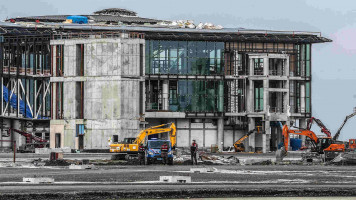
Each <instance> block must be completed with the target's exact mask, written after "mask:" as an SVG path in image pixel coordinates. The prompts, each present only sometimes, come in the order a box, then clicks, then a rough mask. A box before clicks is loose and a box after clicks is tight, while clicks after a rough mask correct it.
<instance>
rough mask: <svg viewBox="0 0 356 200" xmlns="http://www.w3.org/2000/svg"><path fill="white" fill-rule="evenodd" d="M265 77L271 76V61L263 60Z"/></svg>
mask: <svg viewBox="0 0 356 200" xmlns="http://www.w3.org/2000/svg"><path fill="white" fill-rule="evenodd" d="M263 75H265V76H266V75H269V59H268V58H263Z"/></svg>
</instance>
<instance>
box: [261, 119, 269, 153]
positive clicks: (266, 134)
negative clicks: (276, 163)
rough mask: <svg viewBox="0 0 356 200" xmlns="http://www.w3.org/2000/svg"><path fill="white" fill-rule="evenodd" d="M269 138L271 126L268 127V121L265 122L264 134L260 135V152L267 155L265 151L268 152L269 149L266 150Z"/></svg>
mask: <svg viewBox="0 0 356 200" xmlns="http://www.w3.org/2000/svg"><path fill="white" fill-rule="evenodd" d="M270 136H271V126H270V121H265V130H264V133H262V152H263V153H267V151H269V150H270V148H267V146H268V145H267V142H269V141H267V139H270Z"/></svg>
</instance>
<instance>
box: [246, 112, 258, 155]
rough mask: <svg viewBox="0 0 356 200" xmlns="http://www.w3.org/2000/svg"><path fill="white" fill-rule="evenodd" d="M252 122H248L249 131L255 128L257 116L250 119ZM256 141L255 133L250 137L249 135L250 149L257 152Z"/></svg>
mask: <svg viewBox="0 0 356 200" xmlns="http://www.w3.org/2000/svg"><path fill="white" fill-rule="evenodd" d="M249 121H250V123H249V124H248V131H250V130H253V129H255V127H256V126H255V118H252V117H251V118H250V119H249ZM255 148H256V142H255V133H252V134H251V135H250V137H248V148H246V149H248V151H252V152H255Z"/></svg>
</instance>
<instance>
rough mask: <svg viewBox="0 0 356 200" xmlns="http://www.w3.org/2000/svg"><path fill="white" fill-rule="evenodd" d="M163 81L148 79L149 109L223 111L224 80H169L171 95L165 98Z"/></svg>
mask: <svg viewBox="0 0 356 200" xmlns="http://www.w3.org/2000/svg"><path fill="white" fill-rule="evenodd" d="M162 84H163V82H162V81H158V80H150V81H146V92H147V93H146V98H147V99H146V102H147V106H146V109H147V110H165V109H167V106H165V105H166V104H168V110H169V111H172V112H223V110H224V82H223V81H206V80H186V79H184V80H178V81H169V92H168V93H169V97H168V99H165V98H163V95H162V94H163V93H164V91H163V85H162Z"/></svg>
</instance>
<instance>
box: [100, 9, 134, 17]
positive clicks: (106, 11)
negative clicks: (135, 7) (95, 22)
mask: <svg viewBox="0 0 356 200" xmlns="http://www.w3.org/2000/svg"><path fill="white" fill-rule="evenodd" d="M94 14H96V15H114V16H137V13H136V12H134V11H131V10H126V9H122V8H107V9H103V10H99V11H96V12H94Z"/></svg>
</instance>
